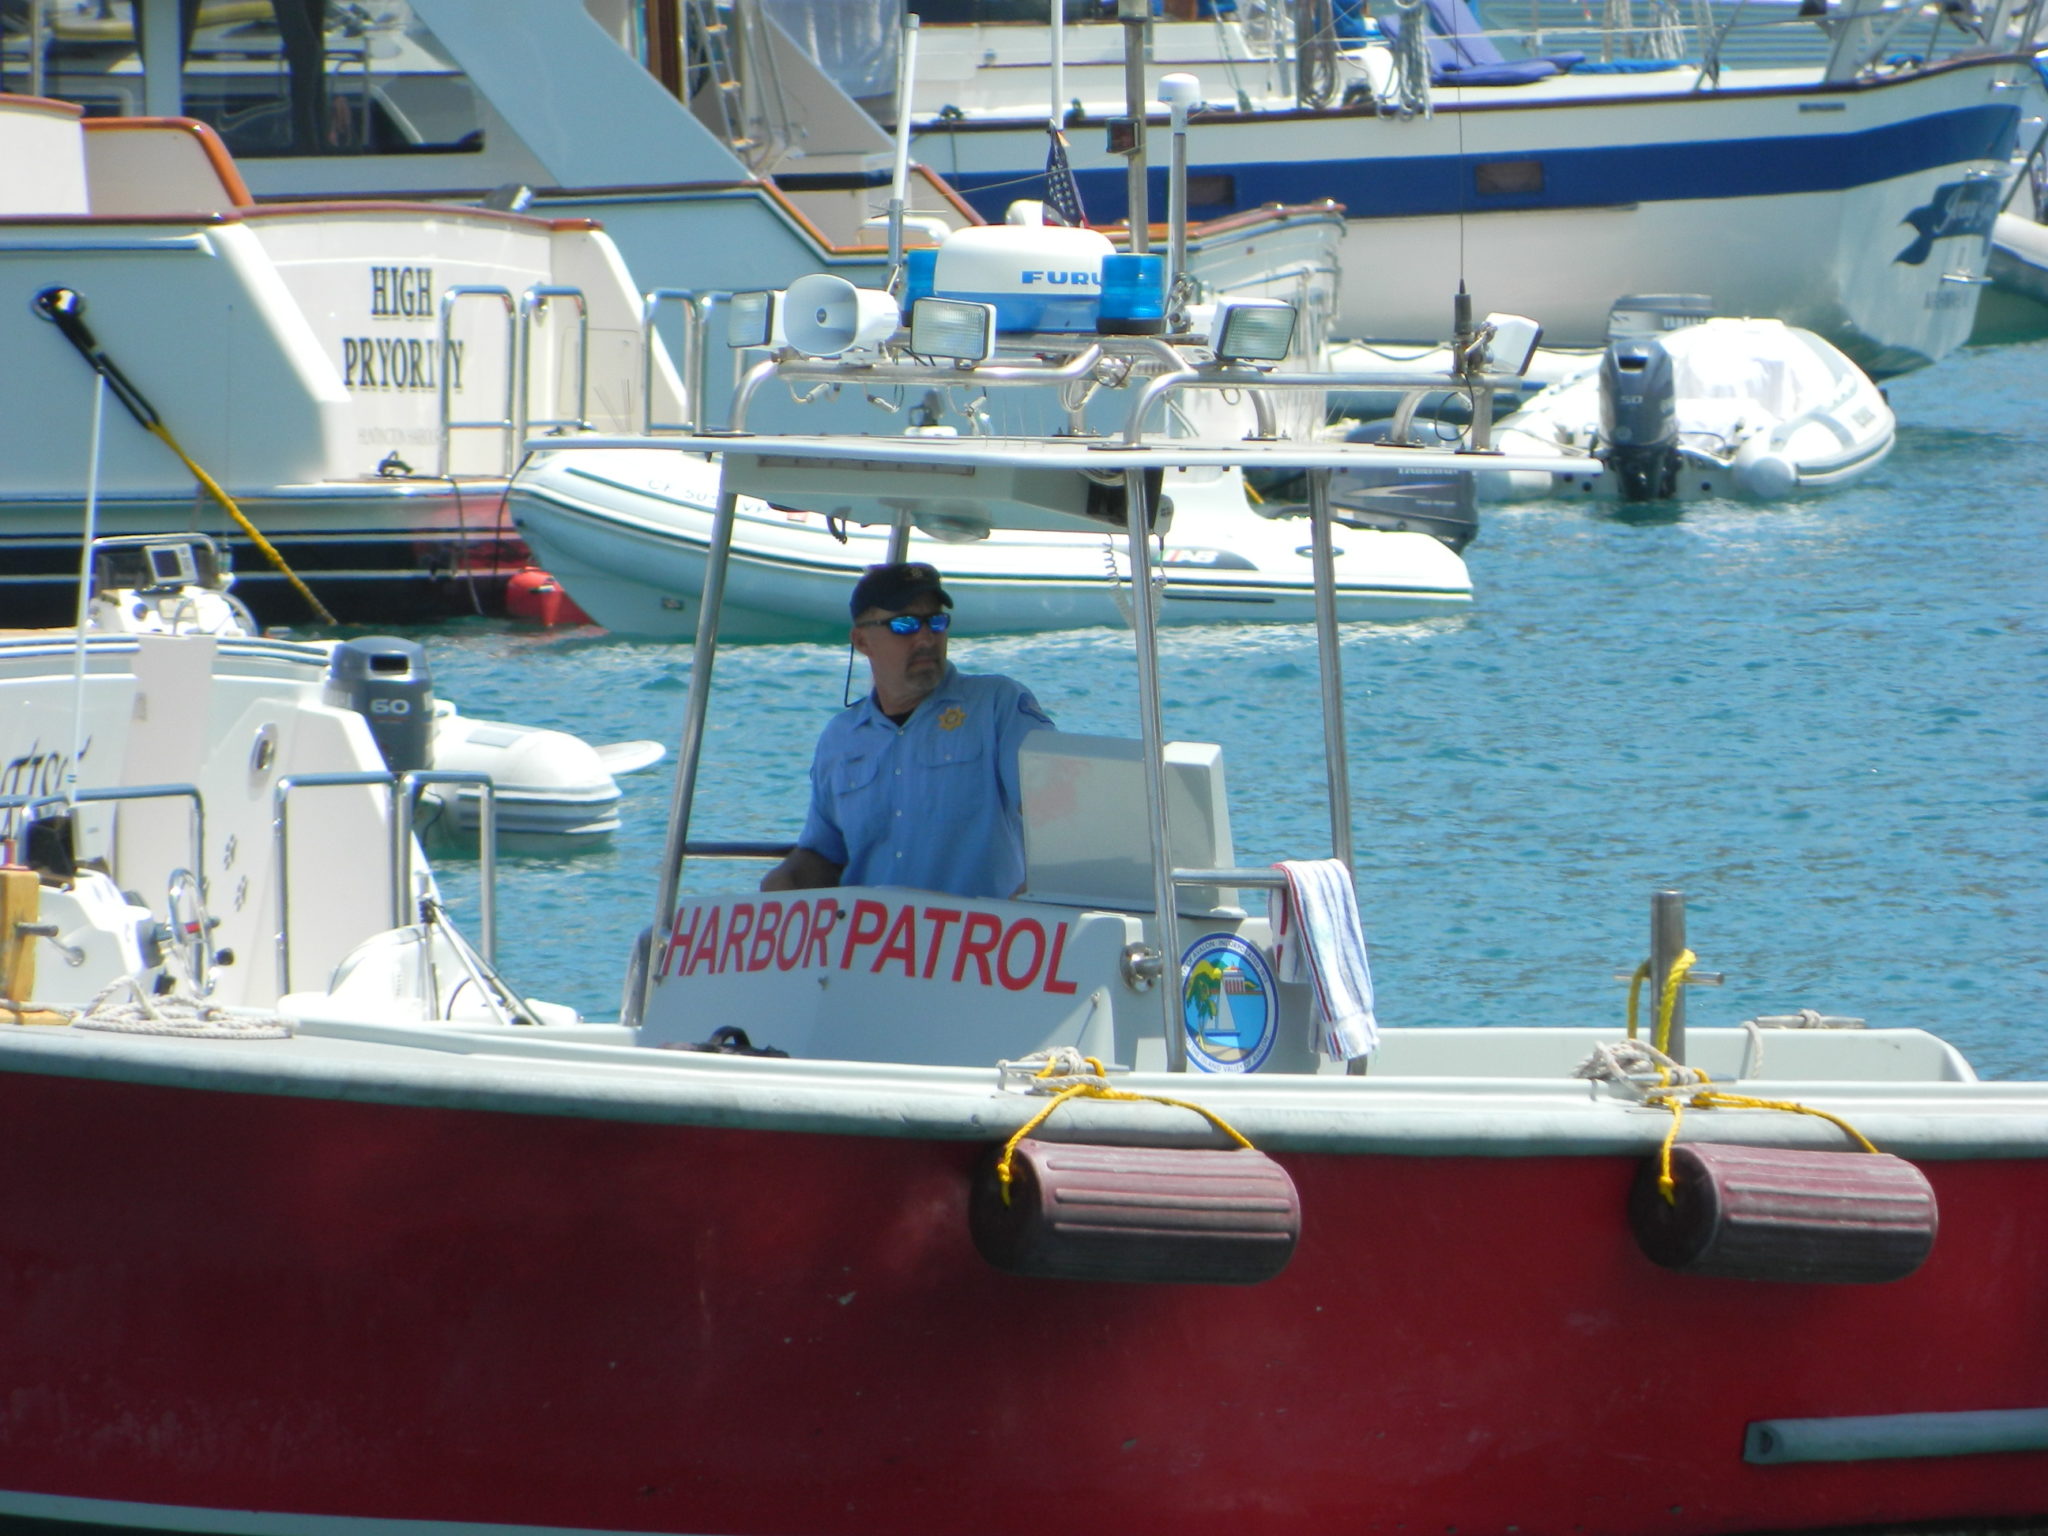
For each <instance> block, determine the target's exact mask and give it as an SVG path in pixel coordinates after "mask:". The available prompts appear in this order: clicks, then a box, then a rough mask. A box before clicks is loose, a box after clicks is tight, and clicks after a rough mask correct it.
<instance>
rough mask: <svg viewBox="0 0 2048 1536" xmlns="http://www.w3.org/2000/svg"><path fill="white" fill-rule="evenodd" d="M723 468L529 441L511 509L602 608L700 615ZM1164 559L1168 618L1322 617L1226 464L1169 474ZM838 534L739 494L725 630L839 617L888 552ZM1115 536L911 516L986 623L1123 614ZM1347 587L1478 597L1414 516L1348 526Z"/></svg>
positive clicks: (1346, 604) (659, 630)
mask: <svg viewBox="0 0 2048 1536" xmlns="http://www.w3.org/2000/svg"><path fill="white" fill-rule="evenodd" d="M717 485H718V470H717V467H716V466H715V465H712V464H708V463H705V462H703V461H701V460H690V459H686V458H684V457H683V456H682V455H680V454H676V453H673V452H669V451H666V450H662V449H647V450H617V449H609V450H596V451H587V452H579V451H577V450H575V449H564V450H562V451H560V452H556V453H549V454H546V455H542V456H539V457H537V458H536V460H535V461H534V462H533V464H532V465H530V466H529V467H528V469H527V470H526V471H525V472H524V473H523V474H521V476H520V477H519V478H518V479H517V480H516V481H515V482H514V484H513V488H512V491H511V494H510V498H509V499H510V504H511V508H512V518H513V522H514V524H515V525H516V526H517V527H518V529H519V531H520V532H521V534H522V535H523V536H524V537H525V538H526V540H527V542H528V543H529V544H530V545H531V546H532V547H533V549H534V552H535V554H536V555H537V556H538V557H539V559H540V560H541V563H542V564H544V565H545V566H546V567H547V568H548V570H549V571H550V572H551V573H553V575H554V576H555V578H556V579H557V580H558V581H560V582H561V583H562V585H563V587H564V588H566V589H567V590H568V592H569V594H570V595H571V596H572V597H574V598H575V599H576V601H577V603H578V604H579V605H580V606H581V607H582V608H583V609H584V611H585V612H587V613H589V614H590V616H591V617H592V618H593V619H595V620H596V621H597V622H598V623H599V624H602V625H604V626H605V627H606V628H608V629H612V630H616V631H618V632H620V633H624V634H636V635H648V636H653V637H658V638H663V639H685V638H688V637H689V636H691V635H692V634H694V633H695V628H696V615H697V608H698V594H699V593H700V591H701V590H702V587H703V581H704V551H705V549H706V548H707V546H708V542H709V539H710V536H711V528H712V508H713V506H714V503H715V498H716V494H717ZM1166 494H1167V495H1168V496H1170V497H1172V498H1173V500H1174V502H1175V512H1174V521H1173V529H1172V532H1171V534H1170V535H1169V536H1168V538H1167V540H1166V550H1167V554H1166V560H1167V566H1168V570H1169V573H1170V574H1169V576H1168V579H1167V582H1166V585H1165V587H1164V590H1163V593H1162V601H1161V604H1160V618H1161V620H1162V621H1163V622H1165V623H1170V624H1198V623H1215V622H1233V621H1234V622H1244V621H1251V620H1258V621H1269V622H1279V623H1306V622H1308V621H1309V620H1311V619H1313V617H1314V597H1313V591H1312V587H1311V572H1310V562H1309V558H1308V538H1309V535H1308V525H1307V523H1306V522H1304V521H1301V520H1299V519H1287V518H1282V519H1269V518H1263V517H1259V516H1257V515H1255V514H1253V513H1251V512H1250V511H1248V510H1247V508H1246V505H1245V500H1244V494H1243V490H1242V487H1241V483H1240V482H1239V481H1238V479H1237V477H1236V476H1235V475H1234V474H1225V475H1223V476H1220V477H1217V478H1215V479H1213V480H1209V481H1199V480H1196V479H1194V478H1191V477H1180V476H1175V477H1170V478H1169V480H1168V482H1167V485H1166ZM845 533H846V542H844V543H841V542H839V541H838V540H837V539H836V538H835V537H834V536H833V535H832V534H831V533H830V532H829V531H828V530H827V528H826V524H825V519H824V518H822V517H820V516H817V515H815V514H811V513H801V512H781V511H777V510H775V509H773V508H770V507H767V506H764V505H762V504H760V503H757V502H750V501H749V502H742V503H741V508H740V514H739V524H738V527H737V529H736V530H735V534H734V542H733V556H732V566H731V569H730V571H729V573H728V575H727V578H726V612H725V619H724V621H723V623H722V624H721V625H720V631H719V632H720V634H721V635H723V636H727V637H730V638H734V639H750V640H767V639H785V638H793V637H797V636H802V635H810V634H818V633H821V632H827V631H832V630H843V629H844V628H845V625H846V597H847V593H848V592H849V591H850V590H851V589H852V585H853V582H854V581H855V580H856V579H857V578H858V576H859V575H860V572H861V571H862V570H863V569H865V568H866V567H867V566H869V565H872V564H875V563H877V562H878V561H881V560H883V559H886V558H887V549H888V531H887V530H886V529H874V528H860V527H848V528H846V529H845ZM1120 542H1121V541H1120V538H1119V537H1118V536H1117V535H1115V534H1113V533H1112V532H1110V531H1109V530H1107V529H1105V531H1104V534H1103V536H1102V537H1100V538H1094V537H1090V536H1087V535H1075V534H1056V533H1030V532H1021V531H1004V530H1000V529H999V530H997V531H996V532H995V533H994V534H993V535H992V536H991V537H989V538H987V539H982V540H975V541H971V542H965V543H951V542H941V541H939V540H936V539H932V538H929V537H927V536H925V535H924V534H921V533H917V532H913V533H912V534H911V541H910V555H911V558H913V559H920V560H929V561H931V562H932V563H933V564H935V565H937V566H938V567H939V568H940V569H941V570H943V571H944V572H945V573H946V585H947V587H948V588H949V590H951V591H952V592H953V594H954V595H955V596H956V597H958V598H959V599H960V602H961V609H962V613H963V622H968V623H971V624H972V625H973V627H974V629H975V630H977V631H986V632H999V631H1031V630H1049V629H1070V628H1078V627H1081V626H1085V625H1093V624H1113V625H1120V624H1123V623H1125V622H1126V619H1125V615H1124V606H1123V605H1127V604H1128V603H1129V601H1130V588H1129V585H1128V583H1127V582H1126V581H1124V580H1122V579H1116V580H1112V579H1111V577H1112V574H1115V575H1116V576H1117V577H1118V578H1121V576H1122V574H1123V571H1124V566H1123V562H1122V559H1121V556H1120V555H1119V554H1118V553H1117V546H1118V544H1119V543H1120ZM1338 543H1339V547H1340V549H1341V550H1342V553H1341V554H1340V555H1339V557H1338V559H1337V604H1338V613H1339V617H1341V618H1344V619H1347V620H1356V619H1377V620H1399V619H1415V618H1425V617H1429V616H1431V615H1434V614H1443V613H1455V612H1460V611H1462V610H1463V609H1465V608H1466V607H1467V606H1468V605H1469V604H1470V602H1471V598H1472V587H1471V579H1470V577H1469V575H1468V574H1467V573H1466V570H1465V565H1464V562H1463V561H1462V560H1460V559H1459V558H1458V556H1457V555H1455V554H1453V553H1452V552H1451V551H1450V550H1449V549H1447V548H1445V547H1444V546H1443V545H1442V544H1441V543H1439V542H1438V541H1437V540H1435V539H1433V538H1431V537H1429V536H1427V535H1425V534H1419V533H1380V532H1368V531H1363V530H1355V529H1343V530H1341V531H1340V537H1339V540H1338Z"/></svg>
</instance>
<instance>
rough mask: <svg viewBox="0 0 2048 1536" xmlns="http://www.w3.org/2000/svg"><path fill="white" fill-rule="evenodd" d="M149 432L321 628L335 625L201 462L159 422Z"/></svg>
mask: <svg viewBox="0 0 2048 1536" xmlns="http://www.w3.org/2000/svg"><path fill="white" fill-rule="evenodd" d="M149 430H150V431H151V432H152V433H154V434H155V435H156V436H157V437H160V438H162V439H163V442H164V446H165V447H167V448H169V449H170V450H171V452H173V453H175V454H176V455H177V456H178V457H179V458H180V459H181V460H183V461H184V465H185V467H186V468H187V469H189V470H191V471H192V478H193V479H195V480H197V481H198V482H199V483H200V484H201V485H203V486H205V487H206V492H207V494H208V495H210V496H211V497H212V498H213V499H214V500H215V501H217V502H219V503H220V504H221V506H222V507H224V508H225V509H226V511H227V514H228V516H229V517H231V518H233V519H234V520H235V523H236V525H237V526H238V527H239V528H240V529H241V530H242V532H244V533H245V534H247V535H248V536H249V538H250V540H251V541H252V542H253V543H254V544H255V546H256V547H257V548H258V549H260V550H262V551H263V553H264V556H265V557H266V558H267V559H268V560H269V561H270V563H271V564H272V565H274V566H276V567H277V568H278V569H279V570H280V571H282V572H283V573H284V579H285V580H286V581H288V582H290V583H291V584H292V588H293V590H294V591H296V592H297V593H298V594H299V596H301V597H303V598H304V599H305V600H306V604H307V606H308V607H310V608H311V609H312V610H313V612H314V614H315V615H316V616H317V617H318V618H319V620H320V622H321V623H322V624H332V623H333V622H334V615H333V614H331V613H329V612H328V611H327V607H326V605H325V604H324V603H322V602H321V601H320V599H319V598H317V597H315V596H314V595H313V592H312V589H311V588H310V587H308V586H307V585H306V584H305V583H304V582H303V581H301V580H299V577H298V573H297V572H296V571H294V570H293V569H292V568H291V567H290V566H289V565H286V564H285V560H284V556H283V555H281V554H279V553H278V552H277V549H276V547H275V546H274V545H273V544H272V543H271V542H270V540H268V539H266V538H265V537H263V535H262V534H261V533H259V532H257V530H256V525H255V524H254V523H252V522H250V521H249V519H248V517H247V516H246V515H245V514H244V513H243V511H242V509H241V508H240V507H238V506H236V505H235V503H234V498H233V497H231V496H229V495H228V493H227V492H226V491H224V490H222V489H221V488H220V486H219V485H218V484H216V483H215V481H214V478H213V476H211V475H209V474H208V473H207V472H206V471H205V470H203V469H201V468H200V467H199V464H198V461H197V460H195V459H194V458H193V457H192V455H191V454H189V453H187V452H186V451H185V450H184V449H183V448H182V447H180V446H179V444H178V440H177V439H176V438H175V437H173V436H171V429H170V428H169V427H167V426H165V425H164V424H163V423H162V422H160V421H159V422H155V423H152V424H151V425H150V428H149Z"/></svg>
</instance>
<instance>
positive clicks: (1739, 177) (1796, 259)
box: [918, 59, 2018, 374]
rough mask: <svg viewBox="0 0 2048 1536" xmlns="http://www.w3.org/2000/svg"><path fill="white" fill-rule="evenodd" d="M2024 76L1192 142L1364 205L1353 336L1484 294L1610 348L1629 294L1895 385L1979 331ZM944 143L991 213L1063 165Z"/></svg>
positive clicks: (1292, 189) (1013, 138)
mask: <svg viewBox="0 0 2048 1536" xmlns="http://www.w3.org/2000/svg"><path fill="white" fill-rule="evenodd" d="M2015 76H2016V66H2015V65H2014V64H2013V63H2012V62H2011V61H2004V60H1999V59H1976V60H1971V61H1958V62H1956V63H1953V64H1949V65H1945V66H1941V67H1937V68H1935V69H1932V70H1929V71H1926V72H1924V73H1921V74H1918V75H1912V76H1897V77H1892V78H1888V79H1880V80H1875V81H1870V82H1866V83H1857V84H1853V85H1837V86H1825V87H1823V86H1820V85H1817V84H1815V83H1813V81H1812V78H1811V75H1810V74H1802V73H1801V72H1797V71H1757V72H1754V73H1752V74H1749V75H1746V76H1742V77H1738V76H1735V75H1734V74H1732V73H1731V74H1724V76H1723V77H1722V85H1721V88H1720V89H1718V90H1710V91H1700V92H1696V93H1695V92H1692V91H1690V89H1689V87H1690V84H1691V80H1692V76H1691V75H1690V74H1689V73H1686V72H1683V71H1680V72H1677V73H1676V74H1674V75H1662V76H1650V77H1633V78H1631V77H1596V78H1591V79H1580V78H1578V77H1572V76H1564V77H1560V78H1559V79H1557V80H1554V81H1544V82H1539V83H1537V84H1534V85H1529V86H1524V87H1519V88H1515V89H1513V90H1493V91H1487V92H1480V91H1466V92H1463V93H1459V92H1453V91H1443V92H1439V93H1438V100H1437V110H1436V113H1435V115H1434V116H1433V117H1430V118H1427V119H1423V118H1416V119H1410V120H1402V119H1399V118H1395V117H1385V116H1374V115H1372V114H1371V113H1369V112H1366V111H1321V112H1274V113H1267V114H1218V115H1215V116H1213V117H1207V118H1202V119H1200V120H1198V121H1197V122H1196V123H1195V124H1194V125H1193V127H1191V129H1190V132H1189V146H1190V148H1189V154H1190V159H1191V161H1192V166H1191V173H1192V174H1193V175H1195V176H1198V177H1203V178H1206V183H1205V184H1206V185H1208V186H1210V187H1213V188H1219V189H1226V190H1228V192H1229V195H1230V196H1231V197H1232V198H1233V199H1234V200H1235V201H1236V202H1238V203H1245V202H1255V201H1259V200H1264V199H1270V198H1275V197H1279V198H1290V197H1294V196H1297V195H1305V194H1309V193H1311V192H1312V193H1313V195H1318V196H1325V197H1332V198H1335V199H1336V200H1337V201H1339V202H1341V203H1343V204H1344V205H1345V207H1346V209H1347V210H1348V212H1349V215H1350V229H1349V235H1348V238H1347V240H1346V249H1345V257H1346V261H1345V268H1346V281H1345V282H1344V284H1343V285H1342V289H1341V296H1340V300H1339V305H1338V313H1337V324H1336V332H1337V334H1339V335H1346V336H1362V337H1371V338H1375V339H1381V340H1390V341H1404V342H1427V341H1434V340H1438V339H1441V337H1442V336H1443V335H1444V334H1445V333H1446V332H1447V330H1448V328H1449V323H1450V315H1451V296H1452V291H1453V290H1454V288H1455V287H1456V285H1457V282H1458V280H1459V279H1460V278H1461V277H1462V279H1463V280H1464V283H1465V285H1466V287H1467V289H1469V290H1470V292H1471V294H1472V295H1473V299H1474V302H1475V304H1476V305H1477V306H1478V308H1479V309H1481V310H1482V311H1483V310H1489V309H1491V310H1506V311H1511V312H1514V313H1518V314H1526V315H1530V316H1532V317H1534V318H1536V319H1538V320H1540V321H1541V322H1542V323H1543V325H1544V328H1545V339H1546V341H1547V342H1549V343H1550V344H1551V345H1554V346H1566V347H1570V346H1593V345H1597V344H1599V343H1600V342H1601V341H1602V340H1603V338H1604V333H1605V327H1606V320H1607V312H1608V310H1609V308H1610V307H1611V306H1612V304H1613V303H1614V301H1615V300H1616V299H1617V298H1619V297H1621V296H1622V295H1624V294H1630V293H1704V294H1707V295H1709V296H1711V297H1712V299H1713V300H1714V302H1715V305H1716V307H1717V308H1719V309H1720V310H1722V311H1723V312H1727V313H1740V314H1753V315H1766V316H1773V317H1775V318H1778V319H1781V320H1784V321H1785V322H1787V323H1788V324H1793V325H1799V326H1803V327H1805V328H1806V329H1808V330H1812V331H1815V332H1817V333H1818V334H1820V335H1822V336H1824V337H1826V338H1827V339H1828V340H1829V341H1831V342H1833V343H1834V344H1836V345H1837V346H1840V347H1841V348H1842V349H1843V350H1845V351H1847V352H1848V353H1849V354H1850V355H1851V356H1852V357H1854V358H1856V360H1857V361H1858V362H1859V363H1861V364H1862V365H1863V366H1864V367H1865V368H1867V369H1869V370H1870V371H1872V372H1873V373H1876V374H1888V373H1896V372H1900V371H1904V370H1906V369H1910V368H1914V367H1918V366H1921V365H1923V364H1926V363H1929V362H1932V361H1934V360H1936V359H1938V358H1940V357H1942V356H1943V355H1945V354H1946V353H1948V352H1949V351H1951V350H1953V349H1954V348H1955V347H1957V346H1960V345H1961V344H1962V343H1963V342H1964V340H1965V339H1966V338H1967V337H1968V336H1969V333H1970V325H1971V319H1972V315H1973V312H1974V309H1975V305H1976V294H1977V291H1978V286H1979V285H1978V284H1977V283H1976V281H1975V279H1977V278H1980V277H1981V276H1982V274H1983V271H1984V262H1985V254H1986V245H1987V241H1986V238H1985V237H1986V234H1987V232H1988V226H1989V213H1990V210H1989V208H1988V206H1986V205H1984V204H1981V203H1979V202H1978V201H1975V199H1976V197H1977V194H1976V193H1975V191H1974V190H1971V191H1968V192H1962V191H1961V189H1963V188H1966V187H1971V186H1972V184H1973V183H1974V182H1976V181H1978V180H1981V179H1983V178H1989V177H1997V176H2000V175H2002V174H2003V173H2004V170H2005V163H2006V156H2007V152H2008V148H2009V146H2010V144H2011V142H2012V139H2013V135H2014V132H2015V129H2016V126H2017V117H2018V108H2017V105H2016V104H2015V103H2014V100H2013V98H2014V97H2015V96H2016V95H2017V92H2015V91H2011V90H2007V89H2002V88H2001V87H2002V86H2003V85H2004V84H2005V83H2006V82H2009V81H2011V80H2012V79H2014V78H2015ZM1738 79H1740V80H1742V81H1743V82H1744V83H1742V84H1739V85H1738V84H1737V83H1735V82H1736V81H1737V80H1738ZM1659 82H1662V83H1661V84H1660V83H1659ZM1660 91H1661V92H1664V93H1666V94H1662V95H1659V94H1656V93H1657V92H1660ZM1596 93H1597V94H1596ZM1461 95H1462V97H1463V99H1462V100H1461V99H1460V96H1461ZM1084 134H1085V138H1086V139H1087V140H1089V141H1090V142H1089V144H1088V148H1087V152H1086V153H1084V154H1077V156H1076V170H1077V174H1078V175H1079V176H1080V178H1081V181H1082V184H1083V189H1084V193H1085V195H1086V196H1087V198H1088V207H1089V212H1090V214H1091V216H1093V217H1098V218H1100V217H1116V216H1117V215H1119V214H1120V213H1121V212H1122V210H1123V200H1122V192H1121V177H1122V172H1121V168H1120V163H1118V162H1113V161H1111V160H1110V159H1109V157H1108V156H1107V155H1106V154H1104V153H1103V152H1101V150H1100V148H1099V146H1098V143H1097V142H1095V135H1094V133H1093V131H1092V130H1079V129H1077V130H1075V134H1074V135H1073V136H1075V137H1082V136H1084ZM918 142H919V145H920V152H921V153H922V154H923V155H924V156H925V157H926V159H927V160H928V161H929V162H930V163H932V164H933V165H934V167H935V168H937V169H939V170H941V171H942V172H944V173H945V174H947V175H948V176H950V177H951V178H952V179H953V180H954V181H955V182H956V183H957V184H958V185H959V186H960V187H961V188H962V190H963V192H964V193H965V194H966V195H967V196H968V198H969V199H970V201H974V200H977V199H978V198H981V197H982V196H984V194H982V193H981V192H980V191H979V190H978V189H979V188H981V187H982V186H983V185H984V184H993V183H996V182H999V181H1003V180H1005V179H1008V180H1012V181H1014V179H1015V178H1018V177H1027V178H1028V177H1030V176H1032V175H1035V174H1038V173H1040V172H1042V169H1043V163H1044V129H1043V125H1042V123H1039V122H1034V121H1031V120H1029V119H1023V120H1014V121H1006V122H1000V123H998V122H993V121H980V122H976V121H967V122H961V123H936V122H934V123H929V124H927V125H925V127H924V130H923V132H922V134H921V136H920V138H919V141H918ZM1482 173H1484V174H1483V176H1482ZM1495 187H1505V188H1509V189H1511V190H1504V191H1498V192H1496V191H1492V190H1490V189H1491V188H1495ZM987 195H988V196H990V197H993V196H994V195H996V194H993V193H991V194H987ZM1001 195H1004V196H1009V195H1014V193H1011V192H1005V193H1003V194H1001ZM1218 195H1222V194H1221V192H1219V194H1218ZM1959 195H1960V196H1961V197H1962V198H1963V201H1962V202H1961V203H1956V202H1953V201H1952V200H1953V199H1955V198H1957V197H1958V196H1959ZM1201 211H1210V210H1201ZM1215 211H1221V210H1220V209H1218V210H1215ZM1923 226H1925V227H1926V229H1927V230H1928V231H1930V232H1931V233H1930V236H1929V237H1927V238H1923V237H1922V234H1921V231H1922V228H1923Z"/></svg>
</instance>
